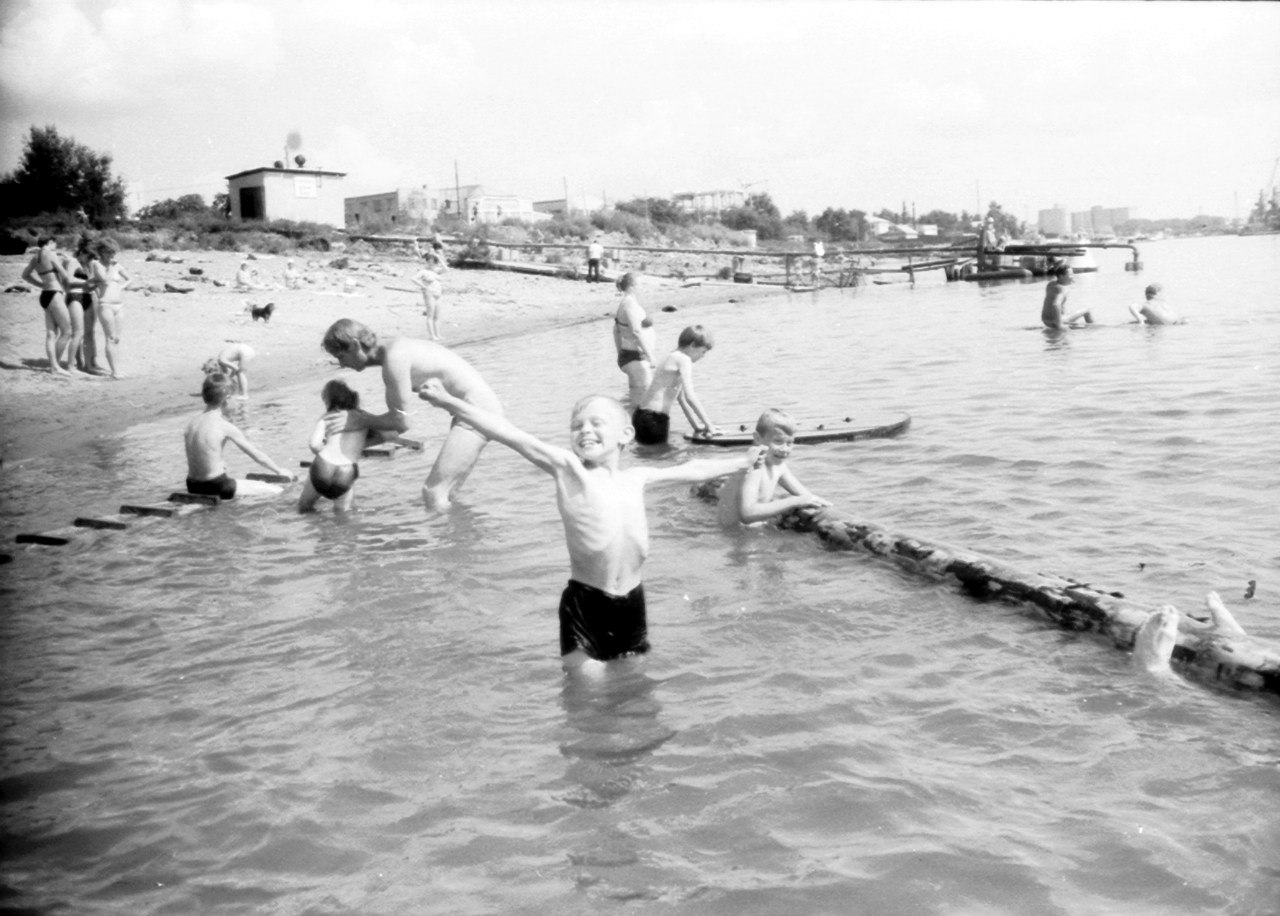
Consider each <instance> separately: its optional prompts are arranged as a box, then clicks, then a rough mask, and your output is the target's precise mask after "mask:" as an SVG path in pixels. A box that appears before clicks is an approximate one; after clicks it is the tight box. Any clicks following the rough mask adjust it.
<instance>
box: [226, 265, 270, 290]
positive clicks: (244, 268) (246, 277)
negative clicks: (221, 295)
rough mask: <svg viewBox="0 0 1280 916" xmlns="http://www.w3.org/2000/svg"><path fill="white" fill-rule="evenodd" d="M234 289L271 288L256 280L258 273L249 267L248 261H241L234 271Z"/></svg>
mask: <svg viewBox="0 0 1280 916" xmlns="http://www.w3.org/2000/svg"><path fill="white" fill-rule="evenodd" d="M235 288H236V289H237V290H246V289H254V290H266V289H270V288H271V287H269V286H267V284H265V283H262V282H261V281H259V280H258V272H257V271H256V270H254V269H253V268H252V267H250V266H249V262H248V261H241V262H240V267H239V269H238V270H237V271H236V285H235Z"/></svg>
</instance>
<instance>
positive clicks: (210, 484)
mask: <svg viewBox="0 0 1280 916" xmlns="http://www.w3.org/2000/svg"><path fill="white" fill-rule="evenodd" d="M187 492H188V493H195V494H197V495H199V496H217V497H219V498H220V499H235V498H236V481H235V478H234V477H228V476H227V472H226V471H223V472H222V473H221V474H219V475H218V476H217V477H211V478H209V479H208V480H194V479H192V478H190V477H188V478H187Z"/></svg>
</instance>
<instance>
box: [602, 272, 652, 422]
mask: <svg viewBox="0 0 1280 916" xmlns="http://www.w3.org/2000/svg"><path fill="white" fill-rule="evenodd" d="M617 285H618V291H619V292H621V293H622V299H621V300H620V301H619V302H618V311H617V312H616V313H614V316H613V346H614V348H615V349H616V350H617V351H618V368H619V369H621V370H622V371H623V372H625V373H626V376H627V401H628V404H630V406H631V407H633V408H634V407H638V406H639V404H640V399H641V398H643V397H644V393H645V392H646V391H648V390H649V385H650V384H651V383H652V382H653V367H654V364H655V363H656V362H657V354H656V353H655V352H654V347H655V338H654V332H653V322H652V321H651V320H650V319H649V317H648V316H647V315H645V312H644V308H643V307H642V306H641V305H640V300H639V299H638V298H637V297H636V288H637V287H638V286H639V280H638V278H637V277H636V275H635V274H634V273H632V272H631V271H627V272H626V273H625V274H623V275H622V276H621V277H619V278H618V284H617Z"/></svg>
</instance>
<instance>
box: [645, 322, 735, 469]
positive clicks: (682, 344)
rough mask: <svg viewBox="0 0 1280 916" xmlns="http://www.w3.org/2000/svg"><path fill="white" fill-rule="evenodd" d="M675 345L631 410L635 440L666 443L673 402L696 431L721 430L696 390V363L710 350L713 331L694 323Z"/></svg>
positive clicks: (682, 332) (710, 433) (704, 432)
mask: <svg viewBox="0 0 1280 916" xmlns="http://www.w3.org/2000/svg"><path fill="white" fill-rule="evenodd" d="M676 345H677V346H676V349H675V350H673V351H671V353H669V354H668V355H667V357H666V359H664V360H663V361H662V362H661V363H659V364H658V366H657V368H656V370H655V371H654V373H653V381H652V382H650V383H649V390H648V391H646V392H645V394H644V397H643V398H641V399H640V403H639V404H636V405H635V410H634V411H632V414H631V425H632V427H633V428H634V430H635V438H636V441H637V442H639V443H640V444H641V445H665V444H666V441H667V435H668V434H669V432H670V428H671V404H672V402H673V401H675V402H679V404H680V409H681V410H683V411H684V415H685V417H686V418H687V419H688V420H689V425H690V426H692V427H693V431H694V432H695V433H697V434H699V435H704V436H713V435H715V434H716V433H717V432H719V430H718V429H717V428H716V427H715V426H712V425H711V420H710V419H709V418H708V417H707V412H706V411H705V410H703V409H702V402H701V401H699V400H698V396H697V395H696V394H694V393H693V364H694V363H696V362H697V361H698V360H700V359H702V357H704V356H706V355H707V354H708V353H710V352H711V347H712V346H713V345H714V341H712V339H711V332H710V331H705V330H703V328H702V325H700V324H697V325H691V326H690V327H687V328H685V329H684V330H683V331H681V332H680V337H679V339H677V341H676Z"/></svg>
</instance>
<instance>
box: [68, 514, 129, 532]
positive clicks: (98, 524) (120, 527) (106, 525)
mask: <svg viewBox="0 0 1280 916" xmlns="http://www.w3.org/2000/svg"><path fill="white" fill-rule="evenodd" d="M71 524H73V525H75V526H76V527H77V528H96V529H99V530H102V531H124V530H125V529H126V528H128V527H129V526H128V525H127V524H125V523H124V522H121V521H117V520H116V519H111V518H83V517H81V518H77V519H76V520H75V521H73V522H72V523H71Z"/></svg>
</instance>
